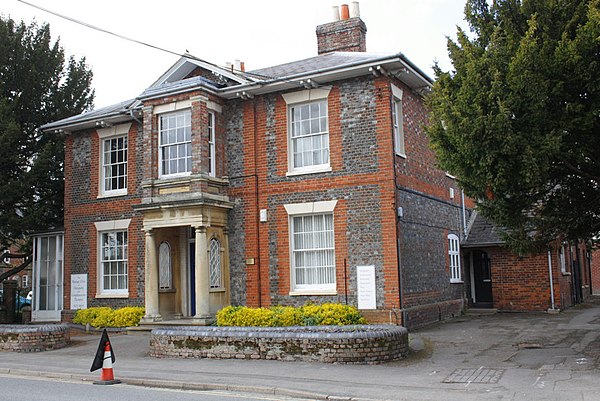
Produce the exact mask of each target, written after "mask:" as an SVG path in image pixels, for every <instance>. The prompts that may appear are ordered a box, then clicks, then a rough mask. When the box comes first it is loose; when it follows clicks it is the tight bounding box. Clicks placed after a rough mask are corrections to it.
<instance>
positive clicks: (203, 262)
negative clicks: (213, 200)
mask: <svg viewBox="0 0 600 401" xmlns="http://www.w3.org/2000/svg"><path fill="white" fill-rule="evenodd" d="M195 268H196V271H195V273H196V316H194V318H197V319H207V318H210V298H209V295H210V282H209V272H208V245H207V243H206V227H196V266H195Z"/></svg>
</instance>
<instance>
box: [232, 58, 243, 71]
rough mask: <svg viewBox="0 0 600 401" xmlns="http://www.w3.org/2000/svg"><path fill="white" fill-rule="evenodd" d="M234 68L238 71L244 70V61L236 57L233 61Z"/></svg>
mask: <svg viewBox="0 0 600 401" xmlns="http://www.w3.org/2000/svg"><path fill="white" fill-rule="evenodd" d="M233 65H234V68H235V70H236V71H241V70H242V62H241V61H240V60H238V59H236V60H235V61H234V63H233Z"/></svg>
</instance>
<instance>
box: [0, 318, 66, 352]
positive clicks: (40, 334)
mask: <svg viewBox="0 0 600 401" xmlns="http://www.w3.org/2000/svg"><path fill="white" fill-rule="evenodd" d="M70 339H71V336H70V334H69V329H68V327H67V326H64V325H58V324H45V325H37V326H22V325H2V326H0V351H14V352H39V351H50V350H53V349H59V348H63V347H66V346H67V345H68V344H69V341H70Z"/></svg>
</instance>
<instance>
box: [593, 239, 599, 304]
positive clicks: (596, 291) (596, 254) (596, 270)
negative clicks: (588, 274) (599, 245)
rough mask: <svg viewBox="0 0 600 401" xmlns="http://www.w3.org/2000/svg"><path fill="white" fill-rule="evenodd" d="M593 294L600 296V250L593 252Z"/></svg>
mask: <svg viewBox="0 0 600 401" xmlns="http://www.w3.org/2000/svg"><path fill="white" fill-rule="evenodd" d="M592 292H593V293H594V295H600V249H594V251H592Z"/></svg>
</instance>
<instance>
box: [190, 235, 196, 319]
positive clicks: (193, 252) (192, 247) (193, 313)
mask: <svg viewBox="0 0 600 401" xmlns="http://www.w3.org/2000/svg"><path fill="white" fill-rule="evenodd" d="M188 260H189V261H190V265H189V272H190V279H189V281H188V282H189V290H190V292H189V294H190V312H191V313H190V316H196V242H195V241H190V243H189V247H188Z"/></svg>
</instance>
